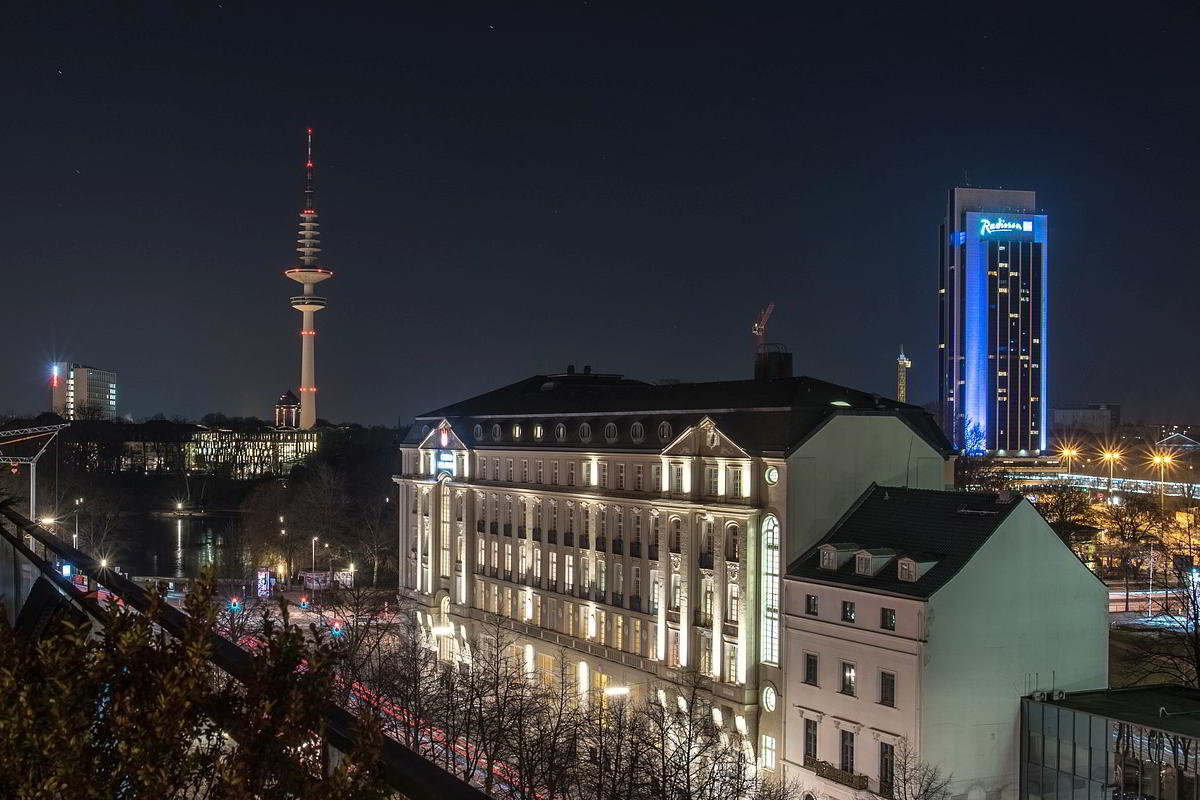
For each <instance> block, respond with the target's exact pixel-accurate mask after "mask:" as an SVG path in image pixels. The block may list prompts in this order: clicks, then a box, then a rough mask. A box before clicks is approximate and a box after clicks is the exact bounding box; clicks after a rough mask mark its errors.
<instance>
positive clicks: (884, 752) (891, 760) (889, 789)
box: [879, 742, 896, 797]
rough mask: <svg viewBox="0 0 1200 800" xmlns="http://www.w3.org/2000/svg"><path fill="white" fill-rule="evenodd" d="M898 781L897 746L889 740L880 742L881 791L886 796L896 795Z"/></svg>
mask: <svg viewBox="0 0 1200 800" xmlns="http://www.w3.org/2000/svg"><path fill="white" fill-rule="evenodd" d="M895 782H896V748H895V746H894V745H890V744H888V743H887V742H880V743H879V793H880V794H881V795H883V796H884V797H892V796H894V792H893V788H894V784H895Z"/></svg>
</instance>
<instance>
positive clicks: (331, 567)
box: [325, 542, 333, 581]
mask: <svg viewBox="0 0 1200 800" xmlns="http://www.w3.org/2000/svg"><path fill="white" fill-rule="evenodd" d="M325 555H326V556H327V557H328V558H329V563H328V567H329V579H330V580H331V581H332V580H333V551H332V550H330V549H329V542H326V543H325Z"/></svg>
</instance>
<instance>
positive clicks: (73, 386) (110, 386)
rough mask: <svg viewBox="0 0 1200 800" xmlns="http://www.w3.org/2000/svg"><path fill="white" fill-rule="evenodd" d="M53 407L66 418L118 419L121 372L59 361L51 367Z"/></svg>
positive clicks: (51, 405)
mask: <svg viewBox="0 0 1200 800" xmlns="http://www.w3.org/2000/svg"><path fill="white" fill-rule="evenodd" d="M50 408H51V409H52V410H53V411H54V413H56V414H58V415H59V416H61V417H63V418H64V419H72V420H74V419H112V418H113V417H115V416H117V373H115V372H110V371H109V370H106V369H98V368H97V367H89V366H88V365H86V364H72V363H70V362H67V361H58V362H56V363H54V364H52V365H51V366H50Z"/></svg>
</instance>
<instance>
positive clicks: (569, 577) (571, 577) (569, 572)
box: [564, 555, 575, 592]
mask: <svg viewBox="0 0 1200 800" xmlns="http://www.w3.org/2000/svg"><path fill="white" fill-rule="evenodd" d="M564 580H565V581H566V582H567V591H568V592H570V591H572V590H574V588H575V556H572V555H568V556H567V561H566V576H565V578H564Z"/></svg>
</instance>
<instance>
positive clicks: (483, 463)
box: [479, 456, 487, 481]
mask: <svg viewBox="0 0 1200 800" xmlns="http://www.w3.org/2000/svg"><path fill="white" fill-rule="evenodd" d="M479 477H480V479H482V480H485V481H486V480H487V459H486V458H484V457H483V456H480V457H479Z"/></svg>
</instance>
